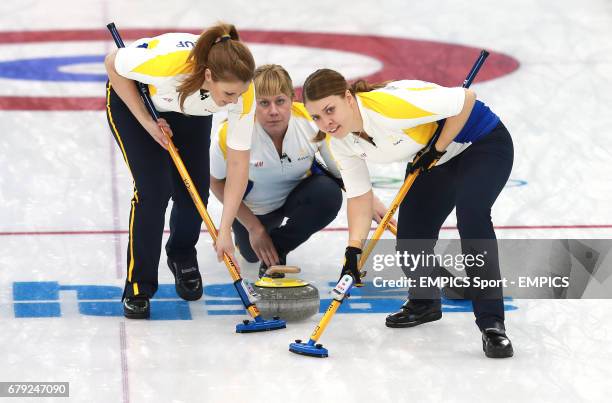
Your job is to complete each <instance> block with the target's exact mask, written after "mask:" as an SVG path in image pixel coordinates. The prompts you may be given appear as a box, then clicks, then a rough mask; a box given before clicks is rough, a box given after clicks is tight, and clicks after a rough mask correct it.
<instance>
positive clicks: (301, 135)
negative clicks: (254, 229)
mask: <svg viewBox="0 0 612 403" xmlns="http://www.w3.org/2000/svg"><path fill="white" fill-rule="evenodd" d="M227 129H228V128H227V122H225V123H223V124H221V125H220V126H219V130H218V131H217V135H216V137H215V138H213V140H212V141H211V145H210V174H211V175H212V176H213V177H215V178H217V179H224V178H225V177H226V161H225V160H226V155H227V145H226V137H227ZM317 132H318V129H317V128H316V126H315V125H314V123H313V122H312V118H311V117H310V115H309V114H308V112H307V111H306V109H305V108H304V105H303V104H301V103H298V102H294V103H293V105H292V108H291V118H290V119H289V127H288V128H287V133H286V134H285V138H284V139H283V147H282V153H281V156H280V157H279V155H278V152H277V150H276V147H275V146H274V143H273V142H272V139H271V138H270V136H269V135H268V134H267V133H266V132H265V130H264V129H263V127H261V125H260V124H259V123H257V122H255V128H254V131H253V143H252V146H251V156H250V162H249V181H251V182H252V183H253V184H252V188H251V190H250V191H249V192H248V193H247V195H246V197H245V198H244V200H243V201H244V204H246V206H247V207H248V208H249V209H251V211H252V212H253V213H254V214H256V215H262V214H267V213H269V212H271V211H274V210H276V209H278V208H280V207H282V206H283V205H284V204H285V200H287V196H289V193H291V191H292V190H293V189H294V188H295V187H296V186H297V185H298V184H299V183H300V182H301V181H302V180H303V179H304V178H306V177H308V176H309V175H310V174H311V172H310V167H311V166H312V163H313V160H314V158H315V153H316V152H317V151H318V152H319V153H320V155H321V157H322V158H323V161H324V162H325V164H326V165H327V168H328V169H329V171H330V172H331V173H332V174H333V175H335V176H336V177H338V178H339V177H340V172H339V171H338V169H337V167H336V165H335V162H334V160H333V158H332V156H331V153H330V151H329V148H328V146H327V142H325V141H322V142H319V143H313V142H312V141H311V140H312V138H313V137H314V136H315V135H316V133H317ZM328 136H329V135H328Z"/></svg>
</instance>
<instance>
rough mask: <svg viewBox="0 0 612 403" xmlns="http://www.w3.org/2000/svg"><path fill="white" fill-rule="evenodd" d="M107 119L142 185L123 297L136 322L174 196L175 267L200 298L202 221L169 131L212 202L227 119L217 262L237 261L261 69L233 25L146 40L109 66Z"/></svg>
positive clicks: (180, 289)
mask: <svg viewBox="0 0 612 403" xmlns="http://www.w3.org/2000/svg"><path fill="white" fill-rule="evenodd" d="M105 65H106V70H107V72H108V78H109V83H108V84H107V109H106V112H107V118H108V123H109V126H110V128H111V131H112V132H113V135H114V137H115V140H116V141H117V144H118V146H119V148H120V150H121V153H122V154H123V158H124V160H125V162H126V164H127V166H128V169H129V170H130V173H131V175H132V178H133V180H134V195H133V198H132V203H131V210H130V218H129V243H128V256H127V278H126V283H125V289H124V294H123V308H124V314H125V316H126V317H128V318H148V317H149V315H150V304H149V299H150V298H151V297H153V294H155V292H156V290H157V287H158V282H157V268H158V264H159V258H160V252H161V241H162V235H163V230H164V216H165V211H166V207H167V205H168V201H169V199H170V197H172V199H173V202H174V204H173V207H172V214H171V217H170V238H169V239H168V242H167V243H166V254H167V256H168V265H169V267H170V270H171V271H172V273H173V274H174V276H175V283H176V291H177V293H178V294H179V296H181V297H182V298H183V299H186V300H196V299H198V298H200V297H201V296H202V277H201V275H200V272H199V267H198V262H197V260H196V249H195V245H196V243H197V241H198V237H199V234H200V227H201V223H202V219H201V217H200V215H199V214H198V212H197V210H196V208H195V205H194V203H193V201H192V200H191V198H190V196H189V194H188V192H187V190H186V189H185V186H184V184H183V182H182V180H181V177H180V175H179V173H178V172H177V170H176V168H175V167H174V165H173V163H172V161H171V158H170V155H169V153H168V152H167V151H166V148H167V141H166V139H165V137H164V135H163V133H162V131H161V127H163V128H165V129H166V130H167V131H169V132H170V133H171V135H172V138H173V142H174V143H175V145H176V146H177V148H178V149H179V152H180V154H181V157H182V159H183V160H184V162H185V166H186V167H187V170H188V171H189V173H190V175H191V177H192V179H193V181H194V184H195V186H196V188H197V189H198V190H199V192H200V195H201V196H202V201H203V202H204V204H207V202H208V189H209V144H210V134H211V123H212V114H213V113H215V112H218V111H222V110H223V111H226V112H227V114H228V121H229V129H228V154H227V155H228V158H227V170H228V175H227V177H228V180H227V185H226V195H227V196H226V203H225V204H224V208H223V214H222V217H221V224H220V228H219V237H218V239H217V242H216V245H215V248H216V251H217V257H218V258H219V259H222V256H223V253H228V254H230V255H232V254H233V250H234V245H233V242H232V238H231V226H232V223H233V221H234V217H235V216H236V212H237V210H238V206H239V205H240V202H241V200H242V195H243V194H244V190H245V188H246V185H247V180H248V162H249V149H250V146H251V134H252V132H253V121H254V114H255V90H254V85H253V82H252V78H253V73H254V71H255V62H254V60H253V56H252V55H251V52H250V51H249V49H248V48H247V47H246V46H245V45H244V44H243V43H242V42H240V38H239V36H238V32H237V31H236V28H235V27H234V26H233V25H228V24H218V25H216V26H213V27H211V28H209V29H207V30H205V31H204V32H203V33H202V34H201V35H199V36H198V35H193V34H188V33H167V34H164V35H159V36H156V37H153V38H143V39H139V40H137V41H135V42H134V43H133V44H131V45H130V46H128V47H126V48H122V49H119V50H116V51H114V52H112V53H110V54H109V55H108V56H107V57H106V60H105ZM134 81H139V82H142V83H144V84H148V87H149V92H150V94H151V98H152V100H153V104H154V106H155V108H156V109H157V110H158V111H159V112H160V115H161V119H159V121H158V122H155V120H153V118H152V117H151V116H150V115H149V113H148V111H147V109H146V108H145V106H144V104H143V102H142V100H141V98H140V96H139V94H138V91H137V89H136V86H135V85H134Z"/></svg>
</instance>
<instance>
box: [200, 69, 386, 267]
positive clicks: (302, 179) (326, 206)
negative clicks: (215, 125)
mask: <svg viewBox="0 0 612 403" xmlns="http://www.w3.org/2000/svg"><path fill="white" fill-rule="evenodd" d="M253 81H254V83H255V91H256V93H257V107H256V109H255V116H256V122H255V128H254V131H253V140H252V147H251V156H250V164H249V185H248V187H247V193H246V194H245V196H244V199H243V202H242V205H241V206H240V208H239V210H238V215H237V217H236V220H235V221H234V225H233V229H234V237H235V241H236V245H237V246H238V249H239V250H240V254H241V255H242V256H243V257H244V259H245V260H246V261H248V262H251V263H254V262H257V261H258V260H259V261H261V264H260V267H259V276H260V277H261V276H262V275H263V274H264V273H265V271H266V270H267V269H268V267H269V266H272V265H276V264H281V265H284V264H286V257H287V254H288V253H290V252H291V251H293V250H294V249H296V248H297V247H298V246H300V245H301V244H303V243H304V242H306V240H308V238H310V236H311V235H312V234H314V233H316V232H318V231H320V230H321V229H323V228H325V227H326V226H327V225H328V224H329V223H330V222H331V221H332V220H333V219H334V218H335V217H336V215H337V213H338V210H339V209H340V207H341V205H342V192H341V191H340V186H339V181H340V179H339V178H340V172H339V171H338V169H337V167H336V163H335V161H334V159H333V157H332V156H331V153H330V151H329V141H319V142H315V141H313V137H314V136H315V135H316V134H317V132H318V129H317V127H316V125H315V124H314V122H313V121H312V118H311V117H310V115H308V112H306V109H305V108H304V105H303V104H301V103H299V102H293V99H294V90H293V83H292V80H291V77H290V76H289V73H287V71H286V70H285V69H284V68H283V67H282V66H279V65H275V64H267V65H263V66H260V67H258V68H257V70H255V78H254V80H253ZM227 130H228V123H227V122H225V123H223V124H222V125H221V126H220V127H219V130H218V134H217V137H216V138H215V139H214V141H213V142H212V144H211V151H210V166H211V170H210V173H211V178H210V187H211V190H212V191H213V193H214V194H215V196H216V197H217V198H218V199H219V200H221V201H222V202H223V201H224V188H225V181H226V176H227V170H226V162H225V160H226V158H227V151H226V149H227ZM327 140H329V138H328V139H327ZM317 155H318V157H317ZM317 158H321V159H322V162H323V163H324V164H325V167H326V168H327V169H326V171H327V172H324V171H322V169H325V167H322V166H321V164H319V163H318V160H317ZM375 202H376V203H375V204H374V211H373V214H372V215H373V216H374V218H378V217H382V216H383V215H384V214H385V212H386V207H385V206H384V205H383V204H382V203H381V202H380V201H379V200H378V199H375ZM285 219H286V220H285ZM273 276H274V275H273ZM276 276H277V277H282V276H283V274H282V273H278V274H276Z"/></svg>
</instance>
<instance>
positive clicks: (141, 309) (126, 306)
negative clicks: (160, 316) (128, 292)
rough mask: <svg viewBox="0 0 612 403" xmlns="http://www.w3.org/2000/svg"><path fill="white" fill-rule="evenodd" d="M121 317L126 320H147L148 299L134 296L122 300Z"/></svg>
mask: <svg viewBox="0 0 612 403" xmlns="http://www.w3.org/2000/svg"><path fill="white" fill-rule="evenodd" d="M123 315H124V316H125V317H126V318H128V319H149V317H150V316H151V304H150V303H149V297H147V296H144V295H136V296H133V297H126V298H125V299H124V300H123Z"/></svg>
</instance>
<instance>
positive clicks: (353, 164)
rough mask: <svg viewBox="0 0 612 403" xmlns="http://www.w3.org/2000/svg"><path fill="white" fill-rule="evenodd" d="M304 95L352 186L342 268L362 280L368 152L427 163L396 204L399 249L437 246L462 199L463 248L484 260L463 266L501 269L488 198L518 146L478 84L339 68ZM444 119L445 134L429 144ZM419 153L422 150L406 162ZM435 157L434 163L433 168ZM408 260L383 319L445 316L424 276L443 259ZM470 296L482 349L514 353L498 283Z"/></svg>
mask: <svg viewBox="0 0 612 403" xmlns="http://www.w3.org/2000/svg"><path fill="white" fill-rule="evenodd" d="M304 102H305V106H306V109H307V110H308V112H309V113H310V115H311V116H312V118H313V119H314V121H315V122H316V123H317V126H318V127H319V129H320V130H321V132H322V133H321V135H324V133H323V132H325V133H327V134H329V135H331V136H332V140H331V150H332V154H333V155H334V157H335V159H336V161H337V163H338V166H339V168H340V172H341V174H342V179H343V181H344V184H345V186H346V192H347V197H348V222H349V241H348V247H347V248H346V251H345V264H344V267H343V269H342V273H343V274H347V273H348V274H351V275H352V276H353V277H354V278H355V279H356V281H358V280H359V272H358V270H357V262H358V260H359V259H358V257H359V255H360V254H361V248H362V242H363V240H364V239H366V238H367V236H368V231H369V229H370V219H371V218H370V214H369V213H370V211H371V205H372V190H371V188H372V185H371V182H370V177H369V172H368V167H367V165H366V161H371V162H376V163H391V162H394V161H407V162H408V165H407V169H406V174H408V173H410V172H413V171H414V170H420V171H422V173H421V174H420V175H419V176H418V177H417V179H416V181H415V182H414V184H413V186H412V188H411V189H410V191H409V192H408V194H407V196H406V198H405V199H404V201H403V202H402V204H401V206H400V209H399V217H398V242H397V248H398V251H401V252H404V251H405V252H408V253H410V254H413V255H419V254H420V255H434V249H433V248H434V246H435V243H436V240H437V239H438V234H439V231H440V228H441V226H442V224H443V222H444V220H445V219H446V217H447V216H448V215H449V214H450V213H451V211H452V210H453V208H456V212H457V226H458V229H459V234H460V236H461V246H462V250H463V253H464V254H466V255H467V254H470V255H480V256H481V258H482V256H485V257H484V266H479V267H476V266H475V267H470V268H468V269H466V272H467V274H468V277H469V278H470V279H471V280H472V279H474V278H475V277H480V278H481V279H483V280H484V279H486V280H499V279H500V271H499V259H498V256H497V243H496V240H495V239H496V237H495V232H494V230H493V224H492V222H491V207H492V206H493V203H494V202H495V200H496V198H497V196H498V195H499V193H500V192H501V190H502V189H503V187H504V185H505V183H506V181H507V180H508V177H509V175H510V171H511V169H512V163H513V155H514V151H513V145H512V139H511V137H510V134H509V133H508V131H507V130H506V128H505V127H504V125H503V124H502V123H501V122H500V119H499V117H497V115H495V114H494V113H493V112H492V111H491V110H490V109H489V108H488V107H487V106H486V105H485V104H484V103H482V102H481V101H478V100H476V94H475V93H474V92H473V91H471V90H468V89H464V88H444V87H441V86H439V85H436V84H432V83H428V82H423V81H417V80H404V81H392V82H388V83H385V84H378V85H370V84H368V83H366V82H364V81H358V82H356V83H355V84H353V85H352V86H349V85H348V84H347V82H346V80H345V79H344V77H342V75H341V74H339V73H338V72H336V71H333V70H329V69H321V70H317V71H316V72H315V73H313V74H311V75H310V76H309V77H308V78H307V79H306V82H305V83H304ZM442 119H446V123H445V125H444V126H443V129H442V131H441V134H440V137H439V138H438V140H437V142H436V143H435V144H433V145H432V146H430V147H427V144H428V142H429V140H430V139H431V138H432V136H433V134H434V132H435V131H436V129H437V127H438V122H439V121H440V120H442ZM417 153H418V155H419V157H420V158H418V159H417V160H415V162H414V163H410V162H411V161H413V160H414V158H415V156H416V155H417ZM437 158H439V162H438V164H437V165H436V166H435V167H433V168H431V169H428V167H429V165H430V164H431V162H433V161H434V160H435V159H437ZM479 262H480V261H479ZM403 269H404V272H405V274H406V275H407V276H408V277H409V278H410V279H412V280H413V281H414V282H415V284H416V285H415V286H414V287H411V288H410V292H409V299H408V300H407V301H406V303H405V304H404V305H403V306H402V308H401V310H400V311H399V312H396V313H394V314H392V315H389V316H388V317H387V319H386V325H387V326H389V327H412V326H416V325H419V324H422V323H426V322H431V321H435V320H438V319H440V318H441V317H442V311H441V303H440V290H439V289H438V288H437V287H435V286H433V285H429V284H431V283H430V282H428V281H423V280H427V279H428V278H429V276H430V275H432V274H433V273H434V272H433V270H434V269H436V270H437V269H439V267H436V265H431V266H430V267H427V266H424V265H420V266H418V267H416V268H415V267H411V268H408V267H406V266H404V267H403ZM495 284H497V285H499V284H500V283H499V282H495ZM469 297H470V299H472V303H473V307H474V314H475V316H476V324H477V325H478V327H479V328H480V330H481V333H482V340H483V349H484V351H485V354H486V356H487V357H496V358H497V357H510V356H512V355H513V349H512V344H511V343H510V340H509V339H508V338H507V336H506V334H505V325H504V304H503V292H502V290H501V287H499V286H496V287H490V288H487V289H485V290H483V291H475V290H474V289H470V290H469Z"/></svg>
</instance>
